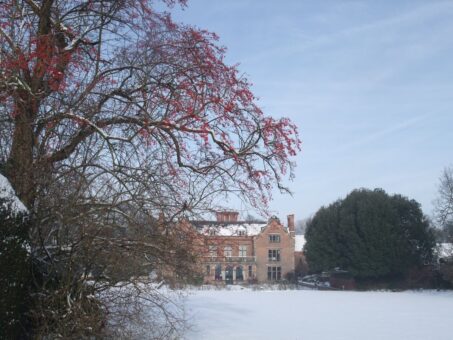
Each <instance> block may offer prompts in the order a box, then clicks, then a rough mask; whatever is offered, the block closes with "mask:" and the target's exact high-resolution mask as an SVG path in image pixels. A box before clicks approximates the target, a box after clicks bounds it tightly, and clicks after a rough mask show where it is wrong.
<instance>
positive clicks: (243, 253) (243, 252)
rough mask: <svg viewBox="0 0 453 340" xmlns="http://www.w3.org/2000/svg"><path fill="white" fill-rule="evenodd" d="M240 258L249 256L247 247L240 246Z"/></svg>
mask: <svg viewBox="0 0 453 340" xmlns="http://www.w3.org/2000/svg"><path fill="white" fill-rule="evenodd" d="M239 256H240V257H246V256H247V246H239Z"/></svg>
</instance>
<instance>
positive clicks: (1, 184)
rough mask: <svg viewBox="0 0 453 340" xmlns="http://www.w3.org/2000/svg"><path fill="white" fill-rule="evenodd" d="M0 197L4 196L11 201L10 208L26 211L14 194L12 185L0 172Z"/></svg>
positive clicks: (16, 210)
mask: <svg viewBox="0 0 453 340" xmlns="http://www.w3.org/2000/svg"><path fill="white" fill-rule="evenodd" d="M0 198H6V199H9V200H10V201H11V204H12V209H13V211H15V212H27V211H28V210H27V208H26V207H25V205H24V204H23V203H22V202H21V201H20V199H19V198H18V197H17V196H16V194H15V192H14V189H13V187H12V186H11V184H10V183H9V181H8V179H7V178H6V177H5V176H3V175H1V174H0Z"/></svg>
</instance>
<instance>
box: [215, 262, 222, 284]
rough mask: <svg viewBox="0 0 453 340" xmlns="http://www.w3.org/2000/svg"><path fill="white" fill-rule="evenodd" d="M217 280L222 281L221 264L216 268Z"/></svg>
mask: <svg viewBox="0 0 453 340" xmlns="http://www.w3.org/2000/svg"><path fill="white" fill-rule="evenodd" d="M215 279H216V281H222V266H221V265H220V264H218V265H216V266H215Z"/></svg>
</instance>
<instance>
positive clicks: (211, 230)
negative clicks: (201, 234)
mask: <svg viewBox="0 0 453 340" xmlns="http://www.w3.org/2000/svg"><path fill="white" fill-rule="evenodd" d="M216 234H217V232H216V230H215V229H214V228H211V229H209V236H215V235H216Z"/></svg>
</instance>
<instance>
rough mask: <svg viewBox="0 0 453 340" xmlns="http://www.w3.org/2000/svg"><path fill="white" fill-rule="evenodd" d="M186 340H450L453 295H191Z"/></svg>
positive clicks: (240, 292) (243, 292)
mask: <svg viewBox="0 0 453 340" xmlns="http://www.w3.org/2000/svg"><path fill="white" fill-rule="evenodd" d="M186 305H187V307H186V308H187V309H186V312H187V314H188V315H187V316H188V317H189V323H191V324H192V329H191V330H190V331H189V333H188V334H187V336H186V338H187V339H282V340H284V339H329V340H330V339H332V340H337V339H347V340H352V339H366V340H370V339H398V340H403V339H407V340H418V339H419V340H430V339H433V340H444V339H445V340H451V339H453V330H452V325H453V292H436V291H409V292H335V291H315V290H286V291H252V290H232V291H225V290H222V291H219V290H217V291H216V290H208V291H191V292H190V293H189V296H188V297H187V301H186Z"/></svg>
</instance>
